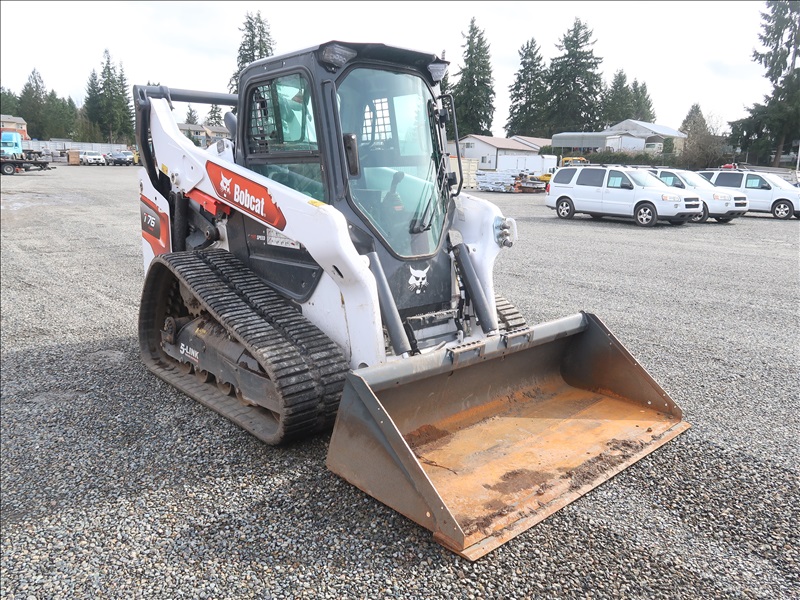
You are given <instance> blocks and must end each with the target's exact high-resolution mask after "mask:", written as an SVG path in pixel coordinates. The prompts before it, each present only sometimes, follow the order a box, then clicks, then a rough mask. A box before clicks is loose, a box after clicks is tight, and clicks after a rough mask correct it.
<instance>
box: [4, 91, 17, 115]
mask: <svg viewBox="0 0 800 600" xmlns="http://www.w3.org/2000/svg"><path fill="white" fill-rule="evenodd" d="M0 112H2V114H4V115H12V116H17V115H18V114H19V98H17V95H16V94H15V93H14V92H12V91H11V90H7V89H6V88H4V87H2V86H0Z"/></svg>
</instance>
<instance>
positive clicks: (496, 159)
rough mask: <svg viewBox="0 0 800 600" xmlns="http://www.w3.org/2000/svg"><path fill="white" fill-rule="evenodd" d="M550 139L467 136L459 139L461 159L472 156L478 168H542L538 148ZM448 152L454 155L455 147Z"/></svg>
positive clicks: (536, 170) (531, 169) (539, 169)
mask: <svg viewBox="0 0 800 600" xmlns="http://www.w3.org/2000/svg"><path fill="white" fill-rule="evenodd" d="M549 143H550V140H548V139H544V138H533V137H525V136H515V137H513V138H498V137H492V136H488V135H467V136H464V137H463V138H461V140H459V142H458V146H459V151H460V152H461V157H462V158H467V159H474V160H476V161H477V163H478V169H480V170H481V171H506V170H508V171H530V172H531V173H534V172H538V171H541V169H542V157H540V156H539V149H540V148H541V147H543V146H547V145H549ZM450 153H451V154H455V148H454V147H452V142H451V148H450Z"/></svg>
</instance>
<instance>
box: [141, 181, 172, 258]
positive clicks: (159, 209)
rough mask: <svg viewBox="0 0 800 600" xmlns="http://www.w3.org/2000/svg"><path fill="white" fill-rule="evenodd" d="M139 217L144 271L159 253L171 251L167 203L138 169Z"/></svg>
mask: <svg viewBox="0 0 800 600" xmlns="http://www.w3.org/2000/svg"><path fill="white" fill-rule="evenodd" d="M139 189H141V194H140V195H139V217H140V219H141V223H140V224H141V226H142V260H143V262H144V272H145V273H147V271H148V270H149V269H150V263H151V262H152V261H153V259H154V258H155V257H156V256H158V255H159V254H164V253H165V252H171V251H172V234H171V222H170V213H169V203H168V202H167V200H166V198H164V196H162V195H161V194H159V193H158V191H156V189H155V188H154V187H153V184H152V183H151V182H150V178H149V177H148V176H147V172H146V171H145V170H144V169H139Z"/></svg>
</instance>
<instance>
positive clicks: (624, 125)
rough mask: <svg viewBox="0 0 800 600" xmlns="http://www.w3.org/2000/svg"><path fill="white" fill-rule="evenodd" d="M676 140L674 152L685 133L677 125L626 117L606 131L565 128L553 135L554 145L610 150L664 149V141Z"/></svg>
mask: <svg viewBox="0 0 800 600" xmlns="http://www.w3.org/2000/svg"><path fill="white" fill-rule="evenodd" d="M667 139H672V140H674V145H675V152H681V150H682V149H683V143H684V140H685V139H686V134H685V133H683V132H682V131H678V130H677V129H672V128H671V127H666V126H664V125H659V124H657V123H645V122H644V121H636V120H634V119H626V120H625V121H621V122H620V123H617V124H616V125H612V126H611V127H609V128H607V129H604V130H603V131H565V132H563V133H557V134H555V135H554V136H553V140H552V146H553V147H554V148H564V149H567V148H569V149H575V150H577V149H580V150H586V149H591V150H598V151H601V152H602V151H611V152H653V153H657V152H661V151H662V150H663V148H664V141H665V140H667Z"/></svg>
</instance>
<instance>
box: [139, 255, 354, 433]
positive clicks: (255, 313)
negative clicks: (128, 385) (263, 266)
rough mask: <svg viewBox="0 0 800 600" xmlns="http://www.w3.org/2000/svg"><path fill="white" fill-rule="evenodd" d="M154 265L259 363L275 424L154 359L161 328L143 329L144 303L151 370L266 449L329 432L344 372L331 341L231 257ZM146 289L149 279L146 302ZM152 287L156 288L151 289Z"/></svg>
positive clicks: (175, 258) (163, 258) (176, 258)
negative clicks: (273, 391) (273, 393)
mask: <svg viewBox="0 0 800 600" xmlns="http://www.w3.org/2000/svg"><path fill="white" fill-rule="evenodd" d="M155 261H156V262H159V263H161V264H163V265H164V266H165V267H166V268H167V269H168V270H169V272H170V274H171V275H172V276H173V277H174V278H175V279H177V280H178V281H181V282H182V283H183V284H184V285H186V286H187V287H188V288H189V289H190V290H191V291H192V293H193V294H194V295H195V297H196V298H197V299H198V300H199V301H200V303H201V305H202V307H203V309H204V310H205V311H206V312H208V314H210V315H211V316H212V317H213V318H214V319H216V320H217V321H218V322H219V323H220V324H221V325H222V326H223V327H224V328H225V330H226V331H227V332H228V333H229V335H230V336H231V337H232V338H235V339H236V340H238V341H239V342H240V343H241V344H242V345H244V346H245V348H246V349H247V350H248V352H250V354H251V355H252V356H253V357H254V358H255V359H256V360H257V361H258V363H259V364H260V365H261V367H262V368H263V369H264V371H265V372H266V374H267V375H268V376H269V378H270V380H271V381H272V382H273V383H274V384H275V386H276V388H277V390H278V395H279V403H280V405H281V407H282V411H281V415H280V419H279V420H276V418H275V415H274V413H272V412H270V411H268V410H266V409H264V408H261V407H255V406H248V405H245V404H244V403H242V402H241V401H239V400H238V399H237V398H236V397H233V396H226V395H225V394H223V393H222V392H221V391H220V390H219V389H218V388H217V386H216V384H213V383H211V384H204V383H201V382H200V381H198V380H197V378H196V377H195V376H194V375H191V374H185V373H182V372H181V371H180V370H179V369H177V368H176V365H175V362H174V361H172V360H171V359H169V358H165V357H164V356H163V354H162V353H161V352H160V351H157V350H156V351H155V352H154V351H153V346H154V343H153V340H154V339H155V338H154V337H153V336H160V333H159V331H160V328H161V326H162V325H163V324H162V323H146V322H145V321H146V320H147V315H149V314H152V313H153V310H152V307H151V309H150V310H144V308H145V307H144V301H143V310H142V312H141V317H140V337H142V336H149V337H150V340H151V343H150V344H149V345H148V344H145V343H142V354H143V359H144V361H145V364H146V365H147V366H148V368H150V369H151V370H152V371H153V372H154V373H155V374H156V375H158V376H159V377H161V378H162V379H164V380H165V381H167V382H168V383H170V384H172V385H174V386H175V387H177V388H178V389H180V390H181V391H183V392H184V393H186V394H188V395H189V396H191V397H192V398H194V399H195V400H197V401H199V402H200V403H201V404H203V405H205V406H208V407H209V408H211V409H213V410H215V411H217V412H219V413H220V414H222V415H224V416H225V417H227V418H228V419H230V420H231V421H233V422H234V423H236V424H237V425H239V426H240V427H242V428H243V429H245V430H247V431H249V432H250V433H252V434H253V435H255V436H256V437H258V438H259V439H261V440H263V441H264V442H266V443H268V444H272V445H277V444H280V443H284V442H288V441H292V440H297V439H302V438H304V437H308V436H310V435H313V434H315V433H317V432H319V431H323V430H326V429H329V428H330V427H332V426H333V423H334V421H335V419H336V412H337V410H338V407H339V400H340V399H341V395H342V390H343V388H344V381H345V376H346V374H347V372H348V371H349V365H348V364H347V362H346V360H345V358H344V356H343V354H342V352H341V350H340V349H339V347H338V346H337V345H336V344H335V343H334V342H333V341H331V340H330V338H328V337H327V336H326V335H325V334H324V333H323V332H322V331H320V330H319V329H318V328H317V327H316V326H315V325H314V324H313V323H311V322H309V321H308V320H307V319H306V318H305V317H303V315H302V314H300V312H298V310H297V309H296V308H295V307H293V306H292V305H290V304H289V303H288V301H287V300H285V299H284V298H283V297H282V296H280V295H279V294H278V293H277V292H275V291H274V290H273V289H271V288H270V287H268V286H267V285H266V284H265V283H264V282H263V281H261V280H260V279H259V278H258V277H256V276H255V275H254V274H253V273H252V272H251V271H249V270H248V269H247V268H246V267H245V266H244V265H243V264H242V263H241V261H239V260H238V259H237V258H236V257H235V256H233V255H232V254H231V253H230V252H227V251H225V250H200V251H188V252H175V253H169V254H162V255H160V256H158V257H156V259H155ZM152 272H153V270H152V268H151V271H150V273H152ZM148 283H150V282H149V279H148V282H146V283H145V292H144V294H143V298H144V299H146V298H147V296H148ZM150 287H152V288H155V289H159V286H158V285H155V284H153V285H151V286H150ZM150 301H151V302H167V301H168V300H167V298H163V299H150ZM148 330H149V331H148ZM159 339H160V338H159Z"/></svg>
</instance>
